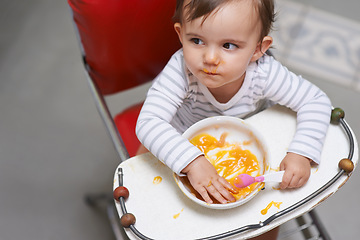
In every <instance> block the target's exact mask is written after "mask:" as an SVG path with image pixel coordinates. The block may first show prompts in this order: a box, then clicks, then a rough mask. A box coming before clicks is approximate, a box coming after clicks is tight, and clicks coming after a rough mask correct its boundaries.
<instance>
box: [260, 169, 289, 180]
mask: <svg viewBox="0 0 360 240" xmlns="http://www.w3.org/2000/svg"><path fill="white" fill-rule="evenodd" d="M284 172H285V171H280V172H273V173H268V174H265V175H263V176H259V177H256V178H255V181H256V182H281V181H282V178H283V176H284Z"/></svg>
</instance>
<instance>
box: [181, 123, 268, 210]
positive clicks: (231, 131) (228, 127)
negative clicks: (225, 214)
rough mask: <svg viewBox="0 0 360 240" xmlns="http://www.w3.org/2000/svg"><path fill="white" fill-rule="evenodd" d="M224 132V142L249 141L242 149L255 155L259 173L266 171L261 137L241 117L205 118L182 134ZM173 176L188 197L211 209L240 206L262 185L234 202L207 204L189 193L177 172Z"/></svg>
mask: <svg viewBox="0 0 360 240" xmlns="http://www.w3.org/2000/svg"><path fill="white" fill-rule="evenodd" d="M224 132H227V133H228V135H227V137H226V142H228V143H240V142H244V141H248V142H250V144H246V145H242V146H241V147H242V148H243V149H247V150H250V151H251V152H252V153H253V154H254V155H255V156H256V158H257V160H258V161H259V165H260V174H265V173H266V172H268V170H269V157H268V149H267V147H266V145H265V142H264V140H263V137H262V136H261V134H260V133H259V132H257V131H256V129H255V128H254V127H252V126H251V125H249V124H248V123H246V122H245V121H244V120H242V119H239V118H235V117H228V116H217V117H210V118H206V119H203V120H201V121H199V122H197V123H195V124H194V125H192V126H191V127H190V128H189V129H187V130H186V131H185V132H184V134H183V136H184V137H185V138H187V139H189V140H190V139H192V138H193V137H195V136H197V135H199V134H202V133H207V134H210V135H211V136H214V137H215V138H217V139H220V136H221V134H223V133H224ZM174 178H175V181H176V183H177V184H178V186H179V188H180V189H181V190H182V192H183V193H184V194H185V195H186V196H187V197H188V198H190V199H191V200H193V201H194V202H196V203H197V204H199V205H201V206H204V207H208V208H213V209H229V208H234V207H237V206H240V205H242V204H244V203H246V202H248V201H249V200H250V199H252V198H253V197H254V196H255V195H256V194H257V193H258V192H259V191H260V190H261V188H262V187H263V184H258V185H257V187H256V188H255V189H254V190H253V191H252V192H251V193H250V194H249V195H247V196H246V197H245V198H243V199H239V200H237V201H236V202H232V203H226V204H208V203H206V202H205V201H203V200H200V199H199V198H197V197H195V196H194V195H193V194H192V193H191V191H190V189H189V188H188V187H187V186H186V185H185V184H184V183H183V182H182V181H181V180H180V178H179V176H178V175H177V174H174Z"/></svg>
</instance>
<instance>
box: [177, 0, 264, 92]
mask: <svg viewBox="0 0 360 240" xmlns="http://www.w3.org/2000/svg"><path fill="white" fill-rule="evenodd" d="M216 10H217V9H216ZM216 10H215V11H214V12H213V13H211V14H210V16H209V17H208V18H207V19H206V20H205V21H204V22H203V18H202V17H201V18H197V19H195V20H193V21H191V22H188V21H186V20H184V23H182V24H180V23H176V24H175V29H176V31H177V33H178V35H179V38H180V41H181V42H182V45H183V51H184V59H185V62H186V66H187V67H188V69H189V70H190V71H191V73H192V74H193V75H195V77H197V79H199V81H200V82H201V83H202V84H204V85H205V86H207V87H208V88H209V89H210V90H211V89H218V90H220V89H219V88H222V90H224V91H225V92H224V93H226V91H227V89H234V87H237V88H238V89H239V88H240V87H241V85H242V82H243V80H244V77H245V71H246V68H247V66H248V65H249V63H250V62H251V61H255V60H256V59H253V54H254V52H255V50H256V49H257V47H259V46H260V43H259V35H260V28H261V23H260V20H259V17H258V14H257V12H256V11H255V9H254V7H253V5H252V0H245V1H240V2H236V1H233V2H230V3H228V4H225V5H223V6H221V9H219V11H216Z"/></svg>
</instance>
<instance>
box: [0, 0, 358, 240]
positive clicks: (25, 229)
mask: <svg viewBox="0 0 360 240" xmlns="http://www.w3.org/2000/svg"><path fill="white" fill-rule="evenodd" d="M0 2H1V8H0V116H1V117H0V239H1V240H2V239H6V240H12V239H13V240H18V239H31V240H43V239H44V240H45V239H51V240H55V239H59V240H64V239H114V237H113V235H112V232H111V229H110V227H109V225H108V222H107V219H106V218H105V216H104V214H103V213H102V212H101V211H97V210H94V209H91V208H89V207H87V206H86V205H85V204H84V201H83V196H84V194H86V193H89V192H101V191H111V188H112V178H113V172H114V170H115V167H116V166H117V165H118V163H119V160H118V158H117V156H116V154H115V151H114V149H113V147H112V143H111V142H110V140H109V138H108V136H107V133H106V131H105V129H104V127H103V124H102V122H101V119H100V117H99V116H98V113H97V111H96V108H95V105H94V103H93V100H92V97H91V95H90V93H89V89H88V86H87V83H86V80H85V78H84V74H83V68H82V64H81V58H80V55H79V48H78V45H77V42H76V38H75V34H74V30H73V26H72V22H71V15H70V12H69V9H68V6H67V3H66V1H64V0H63V1H59V0H32V1H21V0H2V1H0ZM309 2H310V1H309ZM311 4H313V5H314V6H316V7H319V8H322V9H324V10H327V11H329V12H333V13H336V14H340V15H343V16H346V17H348V18H351V19H353V20H356V21H358V22H360V17H359V16H360V15H359V14H358V10H359V9H360V2H359V1H357V0H352V1H345V2H344V1H335V0H332V1H329V0H323V1H311ZM314 82H315V83H316V84H317V85H319V86H320V87H321V88H322V89H323V90H325V92H327V93H328V95H329V96H330V98H331V99H332V101H333V105H334V106H341V107H342V108H344V109H345V111H346V119H347V121H348V122H349V123H350V126H351V127H352V128H353V130H354V131H355V133H356V135H357V136H360V121H359V120H358V119H359V117H360V112H359V110H358V109H359V107H358V103H359V102H360V94H359V93H358V92H355V91H353V90H351V89H348V88H345V87H343V86H340V85H336V84H334V83H330V82H326V81H321V80H317V79H314ZM126 94H127V95H126ZM126 94H125V96H124V97H120V98H118V99H117V100H116V101H117V102H113V105H116V106H117V107H118V108H119V109H121V108H123V106H124V105H123V104H122V102H123V101H126V102H129V101H130V102H135V101H137V100H139V99H141V98H142V97H143V94H144V89H140V90H139V89H138V90H136V91H135V94H134V92H132V93H126ZM134 95H135V96H136V97H135V98H134V97H133V96H134ZM129 97H131V99H128V98H129ZM359 179H360V178H359V172H358V170H357V171H356V172H355V173H354V174H353V176H352V177H351V178H350V181H349V182H348V183H347V184H346V185H345V186H344V187H343V188H342V189H340V191H339V192H338V193H336V194H335V195H334V196H332V197H331V198H330V199H328V200H327V201H326V202H324V203H323V204H322V205H321V206H320V207H318V208H317V209H318V213H319V214H320V216H321V218H322V219H323V221H324V224H325V225H326V226H327V228H328V230H329V231H330V233H331V235H332V236H333V238H334V239H358V236H359V235H360V228H359V227H358V225H359V224H358V218H359V216H360V206H359V202H360V191H358V189H357V187H358V185H357V182H358V181H359Z"/></svg>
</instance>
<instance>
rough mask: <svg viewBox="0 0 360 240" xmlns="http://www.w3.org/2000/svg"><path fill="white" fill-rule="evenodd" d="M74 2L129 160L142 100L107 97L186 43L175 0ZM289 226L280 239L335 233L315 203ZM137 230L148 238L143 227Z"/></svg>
mask: <svg viewBox="0 0 360 240" xmlns="http://www.w3.org/2000/svg"><path fill="white" fill-rule="evenodd" d="M68 4H69V5H70V8H71V11H72V14H73V20H74V22H75V29H76V31H77V34H78V39H79V42H80V49H81V53H82V57H83V62H84V67H85V70H86V71H85V73H86V77H87V80H88V83H89V86H90V90H91V93H92V95H93V97H94V99H95V103H96V106H97V109H98V111H99V113H100V115H101V117H102V119H103V121H104V124H105V126H106V128H107V130H108V133H109V135H110V137H111V139H112V142H113V144H114V147H115V149H116V151H117V153H118V155H119V158H120V162H124V161H126V160H127V159H129V158H131V157H133V156H135V154H136V150H137V149H138V147H139V145H140V143H139V141H138V140H137V138H136V136H135V124H136V120H137V116H138V114H139V112H140V108H141V105H142V103H138V104H136V105H133V106H129V107H128V108H126V109H125V110H124V111H123V112H121V113H119V114H115V115H113V114H111V111H110V110H109V107H108V104H107V100H106V97H107V96H109V95H113V94H118V93H120V92H122V91H125V90H128V89H131V88H134V87H136V86H139V85H141V84H144V83H146V82H149V81H151V80H152V79H154V78H155V76H156V75H157V74H158V73H159V72H160V71H161V70H162V68H163V67H164V66H165V64H166V63H167V61H168V60H169V58H170V56H171V55H172V54H173V53H174V52H175V51H176V50H177V49H179V48H180V43H179V41H178V38H177V36H176V33H175V31H174V30H173V23H172V21H171V17H172V15H173V13H174V9H175V0H148V1H142V0H131V1H124V0H68ZM119 104H125V105H126V103H120V102H119ZM139 181H141V179H139ZM119 184H120V180H119ZM107 196H108V194H95V195H88V196H86V200H87V202H88V203H90V205H96V203H97V201H98V200H101V199H108V198H107ZM117 200H119V199H117ZM120 200H121V199H120ZM120 202H121V207H122V208H123V213H122V212H119V215H120V216H121V215H122V214H124V211H126V209H125V210H124V208H125V204H124V199H123V200H122V201H120ZM107 203H108V214H109V218H110V220H111V222H112V227H113V230H114V233H115V235H116V237H117V239H122V237H121V234H120V233H119V228H120V225H119V224H118V219H119V217H118V216H117V214H116V213H115V212H114V209H115V208H114V202H113V201H112V200H111V201H107ZM118 210H119V208H118ZM274 218H276V216H275V217H274ZM292 223H293V224H292ZM150 224H151V223H150ZM135 226H136V224H135ZM284 226H287V227H285V229H284V231H281V232H282V233H281V234H280V236H279V239H293V238H292V236H295V235H296V234H299V233H296V232H300V233H301V234H300V235H299V236H301V237H302V238H303V239H324V240H328V239H330V236H329V234H328V233H327V231H326V229H325V227H324V226H323V224H322V223H321V221H320V219H319V217H318V216H317V214H316V213H315V211H314V210H313V208H311V209H309V210H307V211H306V213H304V214H303V215H302V216H297V217H296V218H295V220H292V221H289V222H288V223H286V224H285V225H284ZM130 230H133V231H135V232H136V231H137V229H136V228H135V227H134V226H132V227H131V226H130ZM127 232H128V231H127ZM129 234H133V233H128V235H129ZM135 235H136V237H137V238H140V239H148V238H147V237H146V236H145V237H144V236H143V235H142V234H141V233H139V234H136V233H135ZM143 237H144V238H143ZM174 239H175V238H174ZM214 239H222V238H214ZM297 239H298V238H297Z"/></svg>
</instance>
